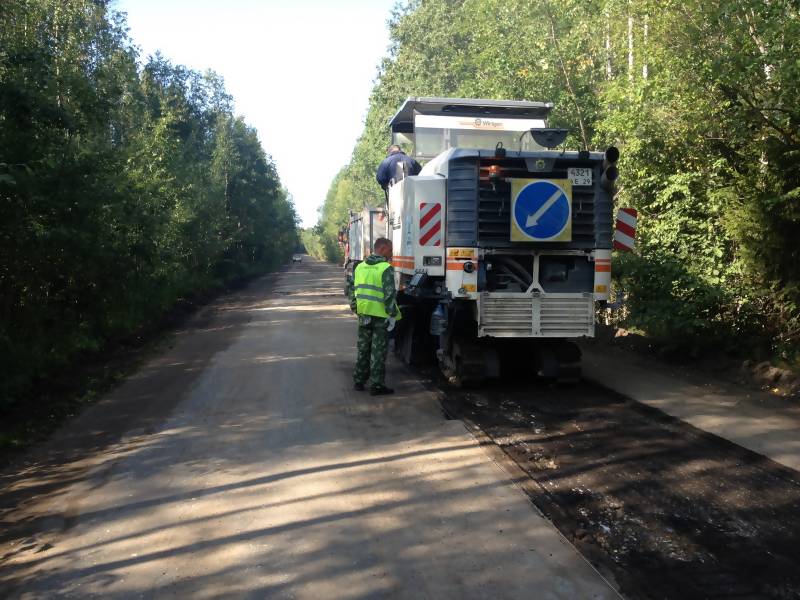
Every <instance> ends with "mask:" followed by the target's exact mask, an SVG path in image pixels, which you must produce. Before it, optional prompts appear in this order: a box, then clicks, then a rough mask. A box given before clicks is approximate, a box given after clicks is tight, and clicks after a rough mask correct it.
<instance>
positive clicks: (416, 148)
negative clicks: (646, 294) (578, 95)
mask: <svg viewBox="0 0 800 600" xmlns="http://www.w3.org/2000/svg"><path fill="white" fill-rule="evenodd" d="M552 108H553V105H552V104H551V103H545V102H527V101H501V100H477V99H463V98H432V97H415V98H408V99H407V100H406V101H405V102H404V103H403V105H402V106H401V107H400V109H399V110H398V112H397V113H396V114H395V115H394V117H393V118H392V119H391V121H390V124H389V125H390V129H391V134H392V143H395V144H398V145H400V146H401V147H402V148H403V149H404V150H405V151H406V152H407V153H408V154H409V155H410V156H413V157H415V158H416V159H417V160H419V161H420V162H423V163H424V167H423V169H422V171H421V172H420V173H419V175H416V176H408V175H406V174H405V173H403V172H402V171H398V173H397V174H396V176H395V178H394V179H393V183H392V185H391V187H390V188H389V190H388V195H387V208H388V225H389V233H390V238H391V239H392V242H393V245H394V257H393V266H394V268H395V277H396V284H397V288H398V290H399V292H398V302H399V304H400V307H401V310H402V311H403V316H404V318H403V319H402V321H400V322H398V328H397V331H396V334H395V347H396V351H397V353H398V354H399V355H400V357H401V358H402V359H403V360H404V361H405V362H407V363H409V364H415V363H422V362H426V361H427V360H428V359H429V358H432V357H435V358H436V359H437V360H438V362H439V365H440V366H441V368H442V370H443V371H444V373H445V374H446V375H447V376H448V377H449V378H450V379H451V380H452V381H453V382H454V383H456V384H462V385H464V384H473V383H478V382H480V381H483V380H485V379H487V378H492V377H498V376H500V374H501V368H503V365H508V364H514V365H516V366H517V368H521V369H523V370H524V371H523V372H525V373H531V374H533V373H535V374H536V375H538V376H540V377H544V378H552V379H555V380H559V381H574V380H576V379H577V378H578V377H579V376H580V350H579V348H578V346H577V345H576V344H575V343H574V341H575V340H576V339H577V338H582V337H592V336H593V335H594V328H595V311H596V304H597V303H598V302H603V301H607V300H608V297H609V291H610V290H609V288H610V283H611V249H612V210H613V201H612V197H613V186H614V181H615V180H616V178H617V174H618V171H617V167H616V162H617V160H618V158H619V152H618V151H617V149H616V148H614V147H609V148H608V149H606V150H605V151H603V152H590V151H588V150H578V151H575V150H566V149H565V148H564V144H565V142H566V139H567V137H568V131H567V130H564V129H556V128H549V127H548V126H547V117H548V115H549V113H550V111H551V110H552ZM401 168H402V167H401Z"/></svg>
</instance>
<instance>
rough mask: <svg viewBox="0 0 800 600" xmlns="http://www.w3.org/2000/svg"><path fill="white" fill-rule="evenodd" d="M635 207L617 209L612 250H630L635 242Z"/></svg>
mask: <svg viewBox="0 0 800 600" xmlns="http://www.w3.org/2000/svg"><path fill="white" fill-rule="evenodd" d="M637 215H638V213H637V212H636V209H635V208H620V209H619V210H618V211H617V229H616V231H615V232H614V250H625V251H628V252H631V251H632V250H633V248H634V246H635V243H636V217H637Z"/></svg>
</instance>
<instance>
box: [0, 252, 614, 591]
mask: <svg viewBox="0 0 800 600" xmlns="http://www.w3.org/2000/svg"><path fill="white" fill-rule="evenodd" d="M340 286H341V273H340V270H339V269H338V268H336V267H333V266H330V265H324V264H321V263H319V262H315V261H311V260H306V261H305V262H303V263H302V264H301V265H297V266H294V267H292V268H291V269H289V270H287V271H286V272H283V273H280V274H277V275H275V276H273V277H269V278H265V279H262V280H260V281H258V282H255V283H254V284H253V285H251V286H249V287H248V288H246V289H245V290H243V291H242V292H239V293H236V294H233V295H231V296H230V297H228V298H226V299H223V300H222V301H220V302H217V303H215V304H214V305H213V306H211V307H209V308H208V309H206V310H204V311H203V312H202V313H201V314H200V315H199V316H198V318H197V319H195V320H194V321H193V322H192V324H191V325H190V326H187V328H186V329H185V331H182V332H180V333H179V334H178V335H177V336H176V337H175V341H174V344H173V346H172V347H170V348H168V349H165V350H164V352H163V353H162V354H161V355H160V356H159V357H157V358H155V359H154V360H153V361H151V362H150V363H149V364H148V365H147V366H146V367H145V368H143V369H142V370H141V372H140V373H138V374H137V375H136V376H134V377H132V378H130V379H129V380H128V381H126V382H125V383H124V384H123V385H122V386H120V387H119V388H118V389H117V390H115V391H114V392H113V393H112V394H110V395H109V396H108V397H107V398H105V399H104V400H103V401H102V402H100V403H99V404H97V405H96V406H94V407H92V409H90V410H89V411H87V412H86V413H85V414H83V415H81V416H80V417H78V418H77V419H75V420H73V421H72V422H70V423H68V424H67V427H66V428H65V429H64V430H63V431H62V432H60V433H59V434H58V435H56V436H55V437H54V438H53V439H52V440H51V441H50V442H49V443H48V444H46V445H45V446H43V447H42V448H40V449H39V450H38V451H37V452H36V453H34V454H31V455H30V456H29V457H28V460H27V462H26V463H25V464H24V465H21V466H19V465H18V467H17V468H14V469H9V470H7V471H6V472H5V473H4V474H3V475H2V481H0V483H1V484H2V488H0V489H1V490H2V491H0V522H1V524H2V534H0V536H1V537H0V597H3V598H6V597H12V598H68V597H72V598H92V597H98V598H163V597H185V598H189V597H191V598H208V599H211V598H229V597H252V598H436V599H439V598H570V599H572V598H614V597H617V594H616V592H615V591H614V590H613V589H612V587H610V586H609V584H608V583H607V582H606V580H604V579H603V578H602V577H601V576H600V575H599V574H598V573H597V572H596V571H595V570H594V569H593V568H592V567H591V566H590V565H589V563H587V562H586V561H585V560H584V559H582V558H581V557H580V556H579V555H578V554H577V552H576V551H575V549H574V548H573V547H572V546H571V545H570V544H568V543H566V542H565V540H564V539H563V538H562V537H561V536H560V535H559V534H558V533H557V532H556V530H555V529H554V527H553V526H552V525H551V524H550V523H549V522H548V521H546V520H545V519H544V518H542V517H541V515H540V514H539V513H538V512H537V511H536V510H535V508H534V507H533V505H532V504H531V503H530V502H529V500H528V498H527V497H526V496H525V494H524V493H523V492H522V491H521V490H520V489H519V488H518V487H516V486H514V485H513V483H512V482H511V481H510V480H509V478H508V475H507V474H506V472H504V471H503V470H502V469H501V468H500V467H499V466H498V465H497V464H495V463H494V462H493V461H492V460H491V458H490V454H489V453H487V451H486V450H485V449H484V448H482V447H481V446H480V444H479V443H478V442H477V441H476V440H475V438H473V437H472V436H471V435H470V434H469V433H467V431H466V429H465V428H464V426H463V424H462V423H461V422H459V421H454V420H447V419H446V418H445V417H444V416H443V414H442V412H441V407H440V405H439V404H438V402H437V398H436V396H435V394H433V393H432V392H430V391H428V390H426V389H425V388H424V387H422V385H421V384H420V383H419V382H418V381H417V376H416V375H415V374H414V373H412V372H410V371H408V370H405V369H403V368H401V367H399V366H398V365H397V364H396V362H395V363H394V366H393V367H392V368H391V369H390V377H391V378H392V381H391V383H392V384H393V385H394V386H395V387H396V388H397V390H398V394H396V395H395V396H393V397H385V398H372V397H370V396H369V395H366V394H364V393H359V392H355V391H353V390H352V387H351V381H350V369H351V365H352V362H353V354H354V348H353V340H354V337H355V336H354V333H355V332H354V327H355V322H354V319H353V317H352V316H351V315H350V314H349V311H348V310H347V308H346V306H345V303H344V301H343V298H342V296H341V293H340V289H341V287H340Z"/></svg>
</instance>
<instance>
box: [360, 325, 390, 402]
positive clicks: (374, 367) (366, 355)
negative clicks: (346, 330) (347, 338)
mask: <svg viewBox="0 0 800 600" xmlns="http://www.w3.org/2000/svg"><path fill="white" fill-rule="evenodd" d="M365 321H367V319H366V318H364V317H363V316H360V317H358V357H357V358H356V368H355V371H353V381H354V382H355V383H361V384H365V383H367V379H369V387H370V388H378V387H381V386H383V385H385V382H384V380H385V379H386V348H387V345H388V341H389V340H388V338H389V334H388V332H387V331H386V319H382V318H380V317H369V322H365Z"/></svg>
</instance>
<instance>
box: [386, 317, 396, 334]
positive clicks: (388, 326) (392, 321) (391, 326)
mask: <svg viewBox="0 0 800 600" xmlns="http://www.w3.org/2000/svg"><path fill="white" fill-rule="evenodd" d="M396 322H397V319H395V318H394V317H389V318H388V319H386V331H391V330H392V329H394V324H395V323H396Z"/></svg>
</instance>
